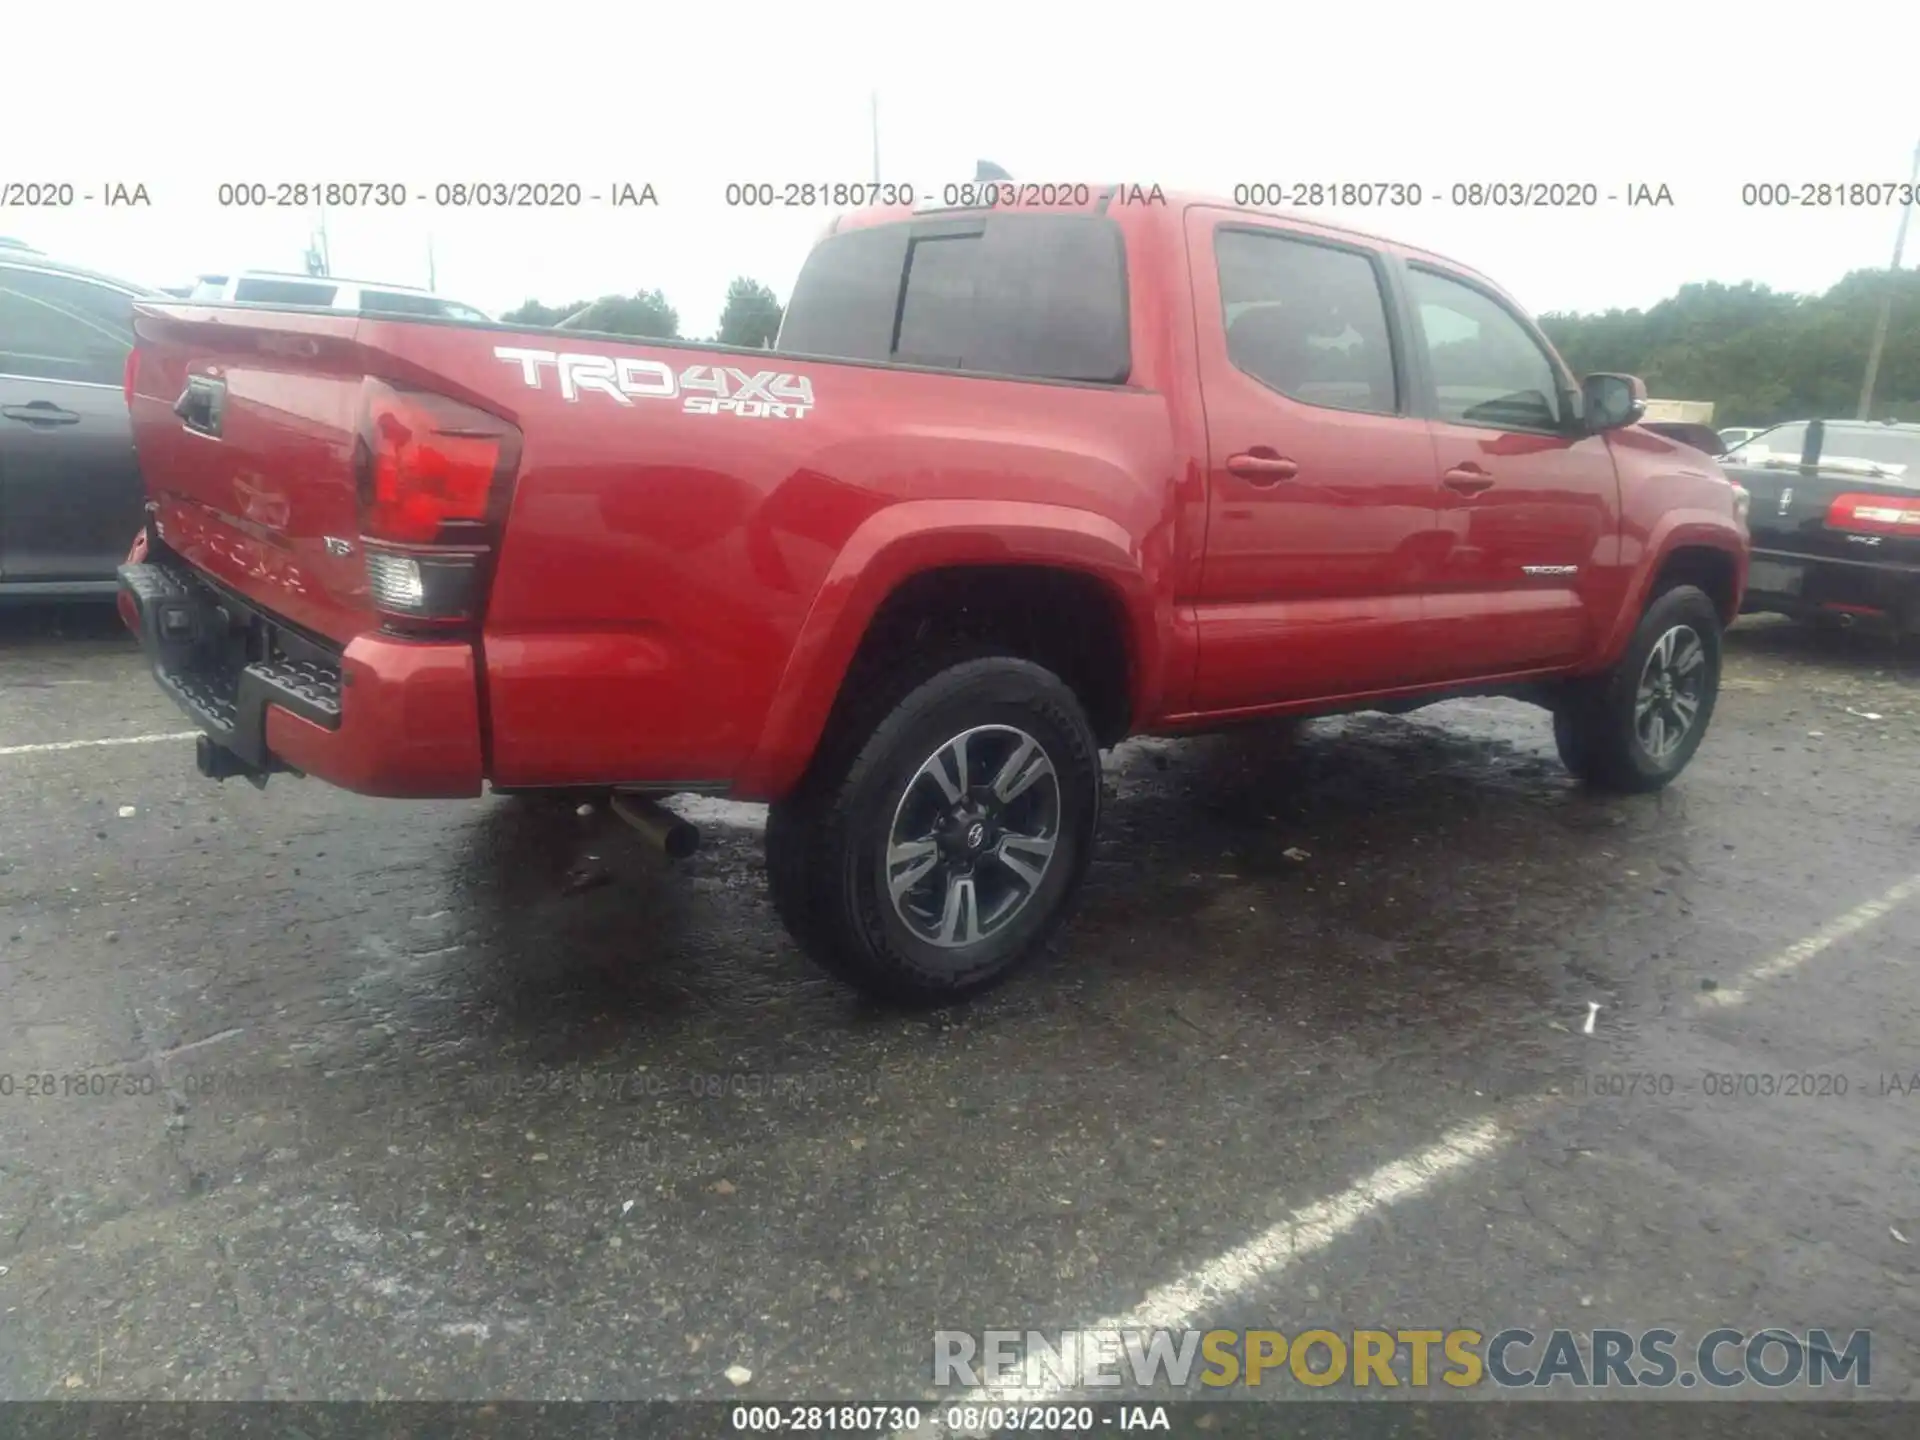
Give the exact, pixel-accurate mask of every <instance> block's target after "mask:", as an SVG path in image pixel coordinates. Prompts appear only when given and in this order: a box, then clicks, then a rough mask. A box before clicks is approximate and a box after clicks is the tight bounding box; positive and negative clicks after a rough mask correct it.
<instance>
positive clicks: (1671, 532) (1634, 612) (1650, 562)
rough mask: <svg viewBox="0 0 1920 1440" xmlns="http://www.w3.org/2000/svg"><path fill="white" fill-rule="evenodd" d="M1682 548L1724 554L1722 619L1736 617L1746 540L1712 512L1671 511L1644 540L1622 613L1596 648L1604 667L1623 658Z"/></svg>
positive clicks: (1742, 587)
mask: <svg viewBox="0 0 1920 1440" xmlns="http://www.w3.org/2000/svg"><path fill="white" fill-rule="evenodd" d="M1686 549H1700V550H1714V551H1717V552H1719V553H1720V554H1722V555H1725V556H1726V557H1727V559H1728V560H1729V561H1730V562H1731V563H1732V565H1733V599H1732V604H1731V606H1730V607H1729V609H1728V611H1727V614H1726V615H1725V616H1723V617H1722V620H1723V621H1724V622H1725V623H1731V621H1732V617H1733V616H1734V615H1737V614H1739V612H1740V597H1741V595H1742V594H1743V593H1744V591H1745V590H1746V586H1747V542H1746V539H1745V537H1744V536H1743V535H1741V534H1740V532H1739V530H1738V529H1736V528H1735V527H1734V526H1733V525H1732V524H1731V522H1729V520H1728V519H1727V517H1726V516H1724V515H1717V514H1715V513H1714V512H1712V511H1710V510H1691V509H1686V510H1670V511H1668V512H1667V513H1666V514H1665V515H1663V516H1661V517H1660V521H1659V523H1658V524H1657V525H1656V526H1655V527H1654V529H1653V531H1652V533H1651V534H1649V535H1648V536H1647V539H1646V543H1645V546H1644V548H1643V549H1642V551H1641V560H1640V564H1639V566H1638V568H1637V569H1636V570H1635V572H1634V576H1633V580H1632V582H1631V583H1630V584H1629V585H1628V586H1627V591H1626V595H1625V597H1624V599H1623V602H1622V604H1621V606H1620V611H1619V613H1618V614H1617V615H1615V616H1614V620H1613V626H1612V628H1611V629H1610V630H1609V631H1608V633H1607V638H1606V643H1605V644H1604V645H1602V646H1601V647H1600V649H1601V654H1602V656H1603V657H1604V660H1605V664H1607V665H1612V664H1614V663H1616V662H1617V661H1618V660H1619V659H1620V657H1621V655H1622V654H1624V653H1625V651H1626V648H1627V642H1628V641H1630V640H1631V639H1632V638H1633V632H1634V630H1635V629H1636V628H1637V627H1638V626H1639V624H1640V617H1641V616H1642V615H1643V614H1645V613H1646V609H1647V605H1648V603H1649V602H1650V601H1651V600H1652V598H1653V587H1654V583H1655V582H1656V581H1657V580H1658V579H1659V577H1660V573H1661V572H1662V571H1663V570H1665V569H1666V567H1667V562H1668V561H1670V560H1671V559H1672V558H1673V556H1674V554H1675V552H1677V551H1680V550H1686Z"/></svg>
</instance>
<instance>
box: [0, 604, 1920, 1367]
mask: <svg viewBox="0 0 1920 1440" xmlns="http://www.w3.org/2000/svg"><path fill="white" fill-rule="evenodd" d="M186 729H187V726H186V725H185V724H184V723H183V721H182V718H181V716H180V715H179V714H178V713H177V712H176V711H174V710H173V709H172V707H171V706H170V705H169V704H168V702H167V701H166V700H165V699H164V698H163V697H162V696H161V695H160V694H159V692H158V691H157V690H156V688H155V687H154V686H153V684H152V683H151V680H150V679H149V678H148V677H147V676H146V675H145V673H144V671H143V669H142V666H141V663H140V660H139V657H138V655H137V653H136V652H135V650H134V649H133V647H132V646H131V644H130V643H129V642H127V641H126V640H125V639H124V637H123V636H121V635H120V634H119V633H117V629H116V622H115V621H114V620H113V618H112V617H111V615H108V614H95V613H89V612H85V611H74V610H69V611H63V612H59V613H48V612H26V611H20V612H8V613H6V614H4V615H0V817H3V819H0V1072H4V1073H5V1075H6V1076H7V1077H10V1078H9V1079H8V1080H7V1081H6V1088H7V1089H8V1090H10V1093H5V1094H0V1398H7V1399H42V1398H60V1399H90V1398H101V1397H129V1398H144V1399H216V1398H219V1399H235V1398H244V1399H346V1398H373V1397H407V1398H416V1397H452V1398H463V1397H473V1398H479V1397H489V1396H514V1397H521V1398H634V1397H649V1398H651V1397H676V1398H679V1397H719V1398H728V1399H733V1398H739V1397H756V1396H758V1397H783V1398H784V1397H795V1396H810V1397H820V1398H825V1397H847V1398H852V1399H863V1398H864V1399H876V1398H890V1399H899V1398H905V1397H909V1396H917V1395H922V1394H926V1393H929V1392H928V1377H929V1364H930V1359H931V1347H932V1336H933V1334H934V1332H935V1331H936V1330H954V1329H979V1328H984V1327H989V1326H1006V1327H1011V1328H1018V1329H1053V1328H1058V1327H1064V1326H1074V1325H1093V1324H1099V1323H1102V1322H1113V1321H1116V1320H1118V1321H1122V1322H1126V1323H1131V1322H1132V1321H1133V1320H1139V1319H1145V1320H1147V1321H1148V1322H1149V1323H1178V1324H1192V1325H1194V1326H1196V1327H1198V1328H1210V1327H1213V1326H1273V1327H1276V1328H1279V1329H1282V1330H1287V1331H1294V1330H1297V1329H1300V1328H1304V1327H1307V1326H1310V1325H1317V1326H1324V1327H1327V1328H1332V1329H1336V1330H1338V1329H1341V1328H1344V1327H1361V1326H1381V1327H1384V1328H1395V1327H1405V1326H1409V1325H1419V1324H1425V1325H1431V1326H1435V1327H1439V1328H1448V1327H1455V1326H1475V1327H1477V1328H1481V1329H1483V1330H1488V1331H1491V1330H1494V1329H1498V1328H1502V1327H1504V1326H1508V1325H1518V1326H1527V1327H1530V1328H1534V1329H1536V1330H1541V1331H1544V1330H1548V1329H1551V1328H1553V1327H1555V1326H1568V1327H1576V1328H1588V1327H1593V1326H1601V1325H1606V1326H1614V1327H1618V1328H1623V1329H1628V1330H1639V1329H1643V1328H1646V1327H1649V1326H1654V1325H1661V1324H1664V1325H1668V1326H1671V1327H1673V1328H1675V1329H1676V1330H1679V1331H1681V1332H1683V1333H1685V1334H1689V1335H1698V1334H1700V1333H1702V1332H1704V1331H1707V1330H1710V1329H1713V1328H1715V1327H1718V1326H1723V1325H1725V1326H1734V1327H1740V1328H1743V1329H1747V1330H1753V1329H1758V1328H1761V1327H1763V1326H1768V1325H1778V1326H1787V1327H1793V1328H1799V1329H1804V1328H1805V1327H1808V1326H1826V1327H1830V1328H1832V1329H1834V1330H1835V1331H1838V1332H1845V1331H1847V1330H1851V1329H1860V1328H1866V1329H1871V1330H1872V1332H1873V1391H1874V1392H1875V1393H1876V1394H1879V1395H1883V1396H1889V1397H1895V1398H1899V1397H1913V1396H1915V1395H1916V1394H1920V1390H1916V1385H1920V1371H1916V1369H1915V1365H1914V1356H1915V1354H1916V1342H1917V1341H1920V1318H1916V1317H1920V1285H1916V1272H1917V1271H1920V1188H1916V1161H1917V1160H1920V1146H1917V1145H1916V1136H1920V974H1917V973H1916V970H1915V966H1914V960H1915V948H1916V946H1915V941H1916V938H1917V937H1920V878H1917V877H1920V764H1916V761H1920V658H1917V657H1916V655H1915V653H1914V652H1913V651H1912V650H1911V649H1909V650H1908V652H1907V653H1906V654H1905V656H1904V657H1903V656H1902V655H1901V654H1900V653H1899V652H1898V651H1896V650H1895V649H1894V648H1893V646H1892V645H1891V643H1890V642H1889V641H1887V640H1885V639H1883V638H1880V637H1876V636H1874V635H1870V634H1864V633H1854V632H1848V633H1846V634H1842V635H1837V636H1815V635H1813V634H1812V633H1811V632H1808V631H1804V630H1801V629H1799V628H1796V627H1792V626H1787V625H1784V624H1777V623H1756V622H1747V623H1743V624H1742V625H1741V626H1740V627H1738V628H1737V629H1736V631H1735V632H1734V633H1733V634H1732V635H1731V636H1730V637H1729V640H1728V660H1727V672H1726V680H1725V688H1724V690H1723V693H1722V697H1721V701H1720V708H1719V711H1718V713H1717V715H1716V717H1715V719H1714V722H1713V728H1712V731H1711V733H1710V734H1709V736H1708V738H1707V741H1706V744H1705V745H1704V747H1703V748H1702V750H1701V752H1700V754H1699V755H1698V757H1697V758H1696V760H1695V761H1694V763H1693V765H1692V767H1691V768H1690V769H1689V770H1688V772H1687V773H1686V774H1685V775H1684V776H1683V777H1682V778H1681V779H1680V780H1679V781H1678V782H1677V783H1676V784H1675V785H1674V786H1673V787H1672V788H1671V789H1670V790H1668V791H1667V792H1665V793H1664V794H1662V795H1658V796H1652V797H1646V798H1636V799H1612V798H1602V797H1598V796H1594V795H1591V794H1588V793H1586V792H1584V791H1582V790H1581V789H1579V788H1577V787H1576V786H1575V785H1574V784H1573V783H1572V782H1571V781H1569V780H1568V778H1567V777H1566V775H1565V774H1564V772H1563V771H1562V769H1561V767H1560V765H1559V763H1558V761H1557V760H1556V758H1555V757H1554V754H1553V748H1552V740H1551V734H1550V728H1549V724H1548V721H1547V718H1546V716H1545V715H1544V714H1543V713H1542V712H1539V711H1536V710H1531V709H1528V708H1525V707H1522V706H1519V705H1515V704H1509V703H1505V702H1457V703H1454V704H1449V705H1446V706H1441V707H1436V708H1434V709H1431V710H1428V711H1424V712H1420V713H1418V714H1415V715H1412V716H1408V717H1404V718H1391V717H1385V716H1377V715H1368V716H1358V717H1352V718H1348V719H1344V720H1338V721H1323V722H1318V723H1316V724H1313V725H1311V726H1308V727H1307V728H1306V729H1305V730H1304V731H1303V732H1302V733H1301V734H1300V735H1299V736H1298V737H1297V738H1293V739H1289V738H1288V737H1287V736H1286V735H1285V734H1284V733H1283V732H1280V731H1277V730H1272V729H1265V728H1259V729H1251V730H1248V731H1245V732H1241V733H1237V734H1234V735H1230V736H1222V737H1215V738H1209V739H1204V740H1195V741H1188V742H1177V743H1176V742H1164V741H1142V742H1135V743H1132V744H1129V745H1127V746H1125V747H1123V748H1122V749H1121V750H1119V751H1117V752H1115V753H1114V754H1112V755H1111V756H1110V757H1109V759H1108V782H1109V798H1108V805H1107V811H1106V815H1105V819H1104V822H1103V828H1102V838H1101V842H1100V847H1099V850H1098V853H1097V856H1096V859H1095V862H1094V865H1093V869H1092V873H1091V876H1090V880H1089V884H1088V887H1087V890H1086V892H1085V895H1084V898H1083V900H1082V903H1081V906H1080V909H1079V912H1078V915H1077V918H1076V920H1075V921H1074V923H1073V924H1072V925H1071V927H1070V928H1069V929H1068V931H1067V932H1066V933H1065V935H1064V937H1063V939H1062V941H1061V942H1060V944H1059V945H1058V946H1057V947H1056V953H1055V954H1053V955H1052V956H1051V957H1050V958H1049V959H1048V960H1047V961H1046V962H1045V963H1044V964H1043V965H1041V966H1040V967H1038V968H1036V969H1034V970H1031V971H1029V972H1027V973H1025V974H1023V975H1021V976H1020V977H1019V978H1018V979H1016V980H1015V981H1014V982H1012V983H1011V984H1009V985H1008V986H1006V987H1004V988H1003V989H1001V990H999V991H997V992H995V993H994V994H993V995H991V996H990V997H988V998H987V999H985V1000H984V1001H982V1002H980V1003H977V1004H974V1005H972V1006H969V1007H965V1008H962V1009H958V1010H954V1011H949V1012H945V1013H941V1014H934V1015H926V1014H921V1015H903V1014H900V1013H896V1012H891V1011H887V1010H884V1009H880V1008H877V1007H874V1006H872V1005H870V1004H868V1003H866V1002H863V1001H861V1000H859V999H858V998H856V997H854V996H853V995H852V994H851V993H850V992H848V991H846V990H844V989H843V988H841V987H840V986H839V985H838V984H836V983H835V982H833V981H831V980H829V979H827V978H826V977H824V976H823V975H821V974H819V973H818V972H816V971H815V970H814V969H813V968H812V967H811V966H810V965H809V964H808V963H807V962H806V961H805V960H804V959H803V958H802V957H801V956H800V954H799V953H798V952H797V950H796V949H795V947H794V946H793V945H792V944H791V943H790V942H789V941H788V940H787V938H786V936H785V935H784V933H783V932H782V931H781V930H780V928H779V927H778V925H777V924H776V923H775V921H774V919H773V916H772V913H771V910H770V908H769V906H768V903H767V900H766V897H765V894H764V883H763V881H764V875H763V866H762V861H761V856H760V826H761V823H762V820H761V817H762V814H763V812H761V811H759V810H758V809H756V808H754V807H748V806H741V805H731V804H727V803H724V802H715V801H700V802H684V801H682V802H675V803H676V805H677V806H679V807H680V808H682V809H683V810H684V812H685V813H687V814H688V815H690V816H692V817H693V818H695V819H697V820H698V821H699V822H700V823H701V824H702V825H703V828H704V832H705V836H706V844H705V847H704V848H703V849H702V851H701V852H700V853H699V854H698V855H696V856H695V857H694V858H693V859H692V860H690V861H687V862H683V863H681V864H679V865H677V866H672V867H669V866H668V865H667V864H666V863H665V862H663V861H661V860H659V859H657V858H655V857H653V856H650V855H649V854H648V853H646V852H645V851H644V849H643V848H642V846H641V844H640V842H639V840H638V839H637V838H636V837H635V836H633V835H632V834H631V833H629V832H627V831H626V830H625V829H624V828H623V827H621V825H620V824H619V822H618V821H617V820H613V819H611V818H609V817H608V816H607V815H606V814H605V813H604V811H601V812H596V813H594V814H592V815H591V816H585V817H583V816H580V815H577V814H576V813H574V812H573V811H572V810H571V809H567V808H564V807H553V806H543V805H540V804H536V803H532V802H529V801H526V800H517V799H511V798H504V797H493V798H489V799H487V800H484V801H475V802H470V803H433V804H409V803H401V802H390V801H378V800H369V799H362V798H359V797H355V796H351V795H347V794H343V793H341V792H338V791H334V790H332V789H329V788H327V787H325V786H323V785H321V784H318V783H316V782H310V781H299V780H291V779H276V780H275V781H274V782H273V783H272V784H270V785H269V786H268V787H267V788H266V789H265V790H264V791H258V790H255V789H253V788H251V787H249V786H247V785H246V784H244V783H243V782H239V781H230V782H228V783H227V784H226V785H224V786H216V785H215V784H213V783H212V782H209V781H206V780H203V779H201V778H200V777H199V776H198V775H197V774H195V773H194V770H193V766H192V746H191V742H190V740H188V739H186V738H182V732H184V731H186ZM95 742H126V743H95ZM1596 1006H1597V1007H1598V1008H1597V1009H1595V1008H1594V1007H1596ZM1590 1018H1591V1021H1592V1025H1591V1033H1588V1022H1589V1019H1590ZM1749 1076H1751V1077H1760V1078H1757V1079H1755V1080H1753V1081H1748V1080H1746V1079H1744V1078H1743V1077H1749ZM1784 1076H1793V1077H1801V1076H1807V1077H1818V1076H1827V1077H1842V1078H1841V1079H1839V1080H1835V1079H1832V1078H1829V1079H1826V1080H1818V1079H1816V1080H1813V1081H1811V1082H1807V1081H1800V1080H1794V1081H1790V1082H1781V1081H1779V1080H1777V1079H1776V1080H1770V1079H1767V1078H1765V1077H1784ZM46 1077H52V1083H51V1086H50V1087H49V1086H48V1085H47V1084H46V1083H45V1081H46ZM1728 1077H1731V1078H1728ZM1784 1088H1792V1089H1797V1090H1801V1091H1803V1092H1807V1093H1798V1094H1791V1095H1787V1094H1782V1093H1778V1092H1779V1091H1781V1090H1782V1089H1784ZM1842 1089H1844V1093H1841V1091H1842ZM1769 1090H1771V1091H1773V1092H1774V1093H1768V1091H1769ZM1396 1166H1397V1167H1399V1168H1398V1169H1396V1168H1395V1167H1396ZM1402 1182H1404V1183H1402ZM1315 1206H1320V1207H1321V1208H1320V1209H1319V1210H1312V1207H1315ZM1329 1206H1330V1207H1331V1208H1328V1207H1329ZM1308 1211H1311V1213H1313V1214H1316V1215H1320V1216H1322V1217H1323V1218H1326V1217H1331V1220H1330V1223H1327V1224H1321V1225H1318V1228H1314V1227H1303V1225H1302V1224H1301V1223H1300V1219H1299V1217H1300V1216H1301V1215H1302V1214H1303V1213H1305V1212H1308ZM1262 1237H1265V1239H1264V1240H1263V1239H1262ZM1250 1246H1251V1248H1248V1247H1250ZM1183 1296H1184V1297H1187V1298H1186V1299H1180V1298H1178V1297H1183ZM730 1369H731V1370H732V1371H733V1372H734V1373H733V1377H732V1378H730V1377H729V1373H728V1372H729V1370H730ZM743 1372H744V1373H746V1374H747V1375H748V1376H749V1377H750V1378H747V1379H745V1380H741V1379H740V1378H739V1376H740V1375H741V1374H742V1373H743Z"/></svg>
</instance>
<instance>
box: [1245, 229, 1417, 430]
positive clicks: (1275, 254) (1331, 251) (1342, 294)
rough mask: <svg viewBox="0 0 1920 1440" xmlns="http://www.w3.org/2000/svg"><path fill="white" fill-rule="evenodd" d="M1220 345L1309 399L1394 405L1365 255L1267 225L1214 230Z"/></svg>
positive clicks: (1381, 312) (1376, 293) (1379, 407)
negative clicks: (1224, 334) (1224, 332)
mask: <svg viewBox="0 0 1920 1440" xmlns="http://www.w3.org/2000/svg"><path fill="white" fill-rule="evenodd" d="M1213 253H1214V262H1215V263H1216V264H1217V265H1218V266H1219V270H1220V303H1221V309H1222V311H1223V314H1222V320H1223V321H1224V323H1225V325H1226V328H1227V355H1228V357H1229V358H1230V359H1231V360H1232V361H1233V363H1234V364H1235V365H1236V366H1237V367H1239V368H1240V369H1241V370H1244V371H1245V372H1246V373H1247V374H1249V375H1251V376H1253V378H1254V379H1256V380H1258V381H1260V382H1261V384H1263V385H1268V386H1271V387H1272V388H1273V389H1275V390H1278V391H1279V392H1280V393H1281V394H1282V395H1285V396H1287V397H1288V398H1290V399H1293V400H1300V401H1304V402H1305V403H1307V404H1309V405H1322V406H1325V407H1327V408H1329V409H1334V410H1361V411H1366V412H1368V413H1370V414H1375V415H1392V414H1396V413H1397V412H1398V411H1399V408H1400V394H1399V387H1398V385H1397V384H1396V383H1395V381H1394V372H1393V341H1392V338H1391V335H1390V332H1389V331H1388V329H1387V306H1386V300H1385V298H1384V297H1383V296H1382V294H1381V291H1380V276H1379V273H1378V272H1377V271H1376V270H1375V269H1374V266H1373V261H1372V260H1371V259H1370V258H1369V257H1368V256H1366V255H1364V254H1361V253H1360V252H1358V251H1355V250H1345V249H1339V248H1336V247H1335V246H1332V245H1323V244H1319V243H1317V242H1315V241H1312V240H1306V239H1302V238H1297V237H1295V236H1291V235H1284V234H1281V233H1280V232H1278V231H1274V230H1229V229H1223V230H1221V231H1220V232H1219V233H1218V234H1217V235H1216V236H1215V238H1214V246H1213Z"/></svg>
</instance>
